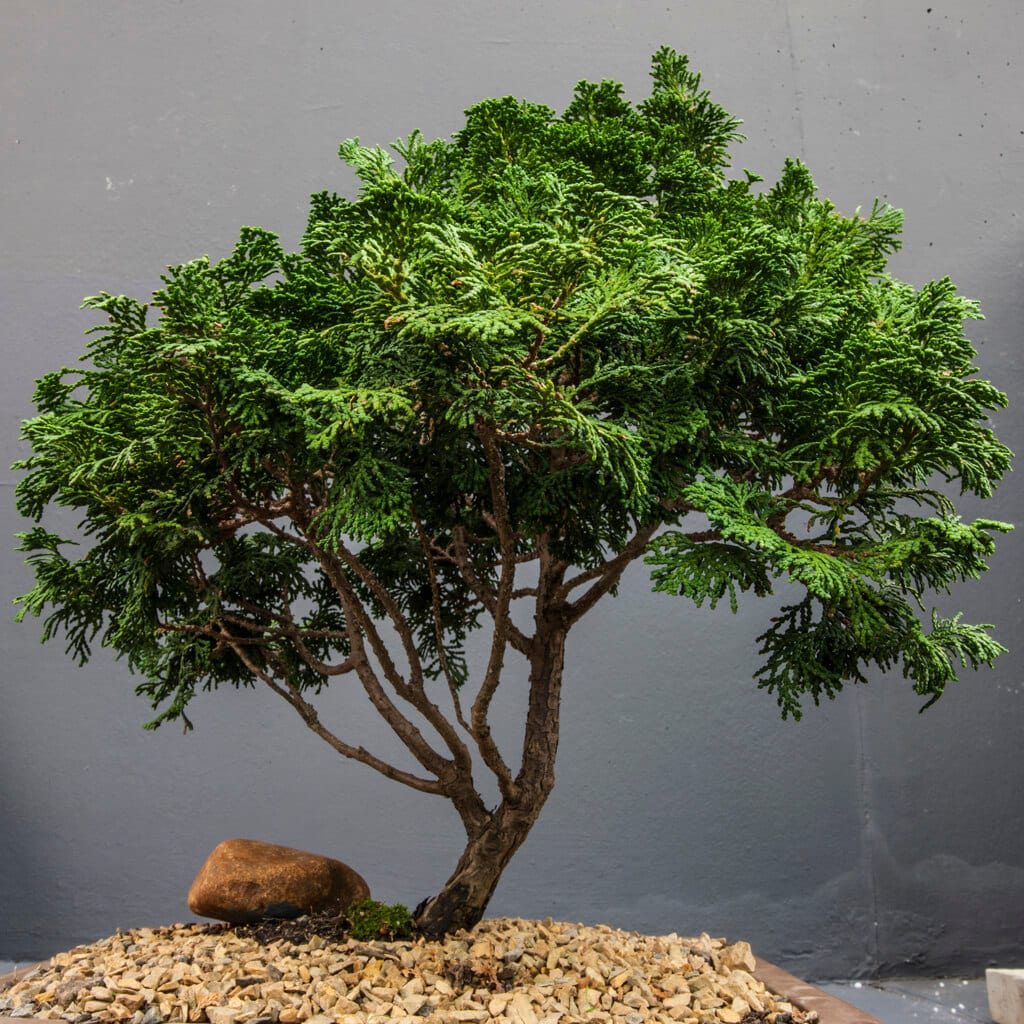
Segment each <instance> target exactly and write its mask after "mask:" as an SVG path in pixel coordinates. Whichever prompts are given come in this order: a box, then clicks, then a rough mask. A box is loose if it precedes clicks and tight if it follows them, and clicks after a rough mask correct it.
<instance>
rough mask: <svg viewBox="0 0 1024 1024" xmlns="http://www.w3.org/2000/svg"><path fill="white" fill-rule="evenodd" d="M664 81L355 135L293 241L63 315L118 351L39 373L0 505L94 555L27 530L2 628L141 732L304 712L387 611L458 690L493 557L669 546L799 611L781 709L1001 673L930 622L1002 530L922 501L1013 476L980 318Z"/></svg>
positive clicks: (659, 76)
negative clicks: (200, 702)
mask: <svg viewBox="0 0 1024 1024" xmlns="http://www.w3.org/2000/svg"><path fill="white" fill-rule="evenodd" d="M652 79H653V88H652V92H651V95H650V96H649V97H648V98H647V99H646V100H644V101H643V102H642V103H640V104H639V105H636V106H634V105H632V104H630V103H629V102H628V101H627V100H626V99H625V98H624V97H623V95H622V88H621V86H619V85H618V84H616V83H613V82H607V81H602V82H600V83H591V82H581V83H580V84H579V85H578V86H577V88H576V91H575V94H574V98H573V100H572V102H571V103H570V105H569V107H568V109H567V110H566V111H565V113H564V114H563V115H561V116H559V115H558V114H557V113H556V112H555V111H553V110H552V109H550V108H548V107H546V106H543V105H539V104H535V103H528V102H525V101H520V100H517V99H514V98H511V97H504V98H499V99H488V100H484V101H483V102H481V103H479V104H477V105H475V106H474V107H472V108H471V109H470V110H469V111H468V112H467V114H466V122H465V126H464V127H463V128H462V129H461V130H460V131H458V132H457V133H456V134H455V136H454V138H453V139H451V140H448V141H446V140H437V141H432V142H425V141H424V140H423V138H422V137H421V136H420V135H419V134H418V133H414V134H413V135H412V136H410V137H409V138H408V139H407V140H405V141H404V142H401V143H397V144H396V145H395V150H396V152H397V154H398V157H399V158H400V162H401V164H402V166H399V165H398V164H396V162H395V160H394V159H393V158H392V157H391V156H390V155H389V154H388V153H387V152H386V151H385V150H383V149H381V148H379V147H374V148H368V147H364V146H361V145H360V144H359V142H358V140H349V141H346V142H344V143H342V145H341V147H340V151H339V152H340V156H341V158H342V159H343V160H344V161H346V162H347V163H348V164H350V165H351V166H352V167H353V168H354V169H355V171H356V173H357V174H358V176H359V179H360V182H361V186H360V191H359V194H358V196H357V197H356V198H354V199H347V198H344V197H340V196H337V195H333V194H330V193H327V192H323V193H319V194H317V195H314V196H313V197H312V201H311V208H310V214H309V220H308V223H307V226H306V230H305V234H304V236H303V241H302V247H301V250H300V251H299V252H296V253H285V252H283V251H282V249H281V247H280V245H279V244H278V242H277V239H276V238H275V236H274V235H272V234H271V233H269V232H267V231H265V230H263V229H260V228H243V229H242V232H241V236H240V239H239V242H238V245H237V246H236V247H235V249H234V251H233V252H232V253H231V255H230V256H228V257H227V258H226V259H223V260H221V261H219V262H211V261H209V260H208V259H206V258H203V259H199V260H194V261H192V262H189V263H185V264H183V265H181V266H176V267H172V268H170V269H169V270H168V271H167V273H166V275H165V276H164V278H163V282H164V287H163V288H162V289H160V290H159V291H157V292H156V294H155V295H154V296H153V299H152V301H151V303H149V304H143V303H140V302H137V301H135V300H133V299H130V298H127V297H124V296H118V295H110V294H106V293H103V294H100V295H98V296H94V297H92V298H90V299H87V300H86V302H85V306H86V307H87V308H89V309H92V310H95V311H96V312H98V313H101V314H103V315H104V316H105V318H106V322H105V323H103V324H102V325H100V326H97V327H96V328H94V331H93V338H92V340H91V341H90V343H89V346H88V352H87V354H86V356H85V357H84V360H83V366H82V367H81V368H79V369H77V370H68V369H65V370H61V371H59V372H56V373H52V374H48V375H47V376H45V377H43V378H42V379H41V380H40V381H39V382H38V387H37V391H36V402H37V406H38V415H37V416H36V417H35V418H33V419H30V420H28V421H27V422H26V423H25V424H24V438H25V439H26V440H27V441H28V443H29V444H30V445H31V448H32V454H31V455H29V457H28V458H26V459H24V460H23V461H21V462H19V463H18V464H17V466H18V468H19V469H21V470H23V471H24V472H25V475H24V478H23V480H22V481H21V483H20V484H19V486H18V490H17V500H18V507H19V509H20V510H21V512H22V514H24V515H25V516H26V517H28V518H29V519H30V520H33V521H35V522H36V523H39V522H40V521H41V519H42V517H43V515H44V513H45V512H46V510H47V509H48V508H49V507H50V506H52V505H58V506H62V507H65V508H69V509H74V510H75V511H76V513H77V514H78V516H79V517H80V520H81V523H82V533H83V536H80V537H78V538H77V540H78V541H80V542H81V543H80V545H79V546H78V547H75V548H73V550H74V555H71V554H70V553H68V552H69V545H71V544H72V541H73V540H75V539H76V538H64V537H61V536H58V535H57V534H55V533H52V532H50V531H49V530H48V529H46V528H44V527H43V526H41V525H37V526H34V527H33V528H31V529H30V530H28V531H27V532H26V533H24V534H22V535H21V542H22V550H24V551H25V552H27V553H28V560H29V562H30V564H31V565H32V566H33V569H34V571H35V574H36V583H35V586H34V587H33V589H32V590H31V591H30V592H29V593H28V594H26V595H25V596H24V597H23V598H21V599H20V603H21V610H20V612H19V616H23V615H25V614H26V613H31V614H33V615H41V616H43V617H44V638H45V639H49V638H50V637H53V636H55V635H58V634H61V635H63V636H64V637H65V638H66V640H67V643H68V647H69V650H70V651H71V653H72V654H74V656H75V657H77V658H78V659H79V660H80V661H84V660H85V659H87V658H88V657H89V656H90V653H91V649H92V645H93V644H94V643H95V642H97V641H98V642H99V643H101V644H103V645H104V646H108V647H111V648H113V649H114V650H115V651H116V652H118V653H119V654H120V655H123V656H125V657H126V658H127V661H128V664H129V665H130V667H131V668H132V669H133V670H134V671H136V672H138V673H140V675H141V676H142V677H143V680H144V681H143V682H142V683H141V684H140V686H139V691H140V692H141V693H143V694H144V695H146V696H147V697H149V698H150V700H151V701H152V703H153V705H154V708H159V709H161V710H160V714H159V716H158V718H157V719H156V721H155V723H154V724H156V723H159V722H161V721H164V720H167V719H175V718H181V717H183V716H184V714H185V708H186V706H187V704H188V702H189V701H190V699H191V698H192V697H193V695H194V694H195V693H196V692H197V691H198V690H201V689H204V688H210V687H215V686H219V685H222V684H230V685H234V686H247V685H251V684H252V683H253V682H254V681H255V680H257V679H263V680H264V681H267V682H271V683H273V684H274V685H279V686H280V687H282V692H284V693H286V695H287V699H289V700H290V701H292V703H294V704H295V705H296V707H301V704H300V697H301V695H302V694H304V693H306V692H307V691H310V690H312V691H314V692H315V691H317V690H319V689H320V688H321V687H322V686H324V685H326V684H328V683H329V682H330V681H331V680H332V679H333V678H334V677H335V676H336V675H339V674H344V672H345V671H349V670H356V671H359V672H362V671H364V666H365V664H366V656H365V652H364V651H363V650H362V646H361V645H362V643H363V640H364V639H365V637H366V636H367V635H368V630H369V625H368V623H369V621H370V617H372V616H379V615H383V616H386V617H388V618H390V619H391V621H392V622H394V623H396V624H397V626H398V627H399V630H400V632H401V631H402V630H406V631H407V633H408V637H409V638H411V639H410V643H409V644H408V645H407V646H408V647H409V648H410V649H414V650H415V652H416V653H415V654H413V653H411V651H407V653H408V654H409V657H410V659H411V661H410V666H411V667H409V669H408V672H407V673H406V674H405V675H402V674H401V672H399V670H398V669H395V668H394V666H393V665H391V664H390V663H389V661H388V657H387V656H386V655H385V653H384V652H383V650H382V649H380V650H378V649H376V648H375V649H374V651H373V655H374V658H375V659H376V661H377V663H378V665H379V667H380V670H381V672H382V673H383V675H384V676H386V677H387V678H388V679H389V680H390V681H391V683H392V685H393V687H394V688H395V689H396V691H397V692H399V693H402V692H406V693H408V692H412V689H415V687H417V686H418V685H419V684H420V682H421V679H420V677H421V676H423V677H426V678H427V679H430V678H435V677H441V676H444V677H446V678H447V680H448V682H449V683H450V684H451V685H452V686H453V687H455V688H457V687H458V686H460V685H461V684H462V683H463V682H464V681H465V680H466V677H467V669H466V662H465V656H464V642H465V639H466V636H467V634H468V633H469V632H470V631H471V630H473V629H475V628H477V627H478V626H480V625H481V623H482V622H483V621H485V619H486V616H487V615H492V616H493V615H494V614H495V612H494V608H495V601H494V600H490V599H489V598H488V595H494V594H496V593H498V592H499V581H500V579H501V578H502V572H503V568H504V567H507V566H508V565H509V564H511V562H513V561H516V562H527V561H530V560H531V559H533V560H536V559H539V558H541V557H544V558H554V559H558V560H561V563H562V564H563V565H565V566H568V565H572V566H576V567H579V568H580V569H582V570H584V577H583V578H587V579H591V578H594V577H593V576H591V577H586V572H587V571H592V572H597V571H598V570H599V569H600V568H601V567H602V566H604V567H607V566H608V565H609V564H617V563H614V558H615V556H616V554H617V553H618V552H620V551H623V550H624V549H626V547H627V545H628V544H629V543H630V540H631V538H634V537H636V536H641V535H643V536H645V535H646V533H650V534H651V535H653V534H654V533H655V531H659V532H658V533H657V539H656V540H654V541H653V543H652V544H651V546H650V548H649V551H648V555H647V560H648V562H649V563H650V564H651V565H652V566H653V578H654V583H655V587H656V589H658V590H662V591H666V592H670V593H673V594H677V595H681V596H684V597H687V598H690V599H692V600H693V601H695V602H696V603H697V604H701V603H702V602H704V601H708V602H710V604H711V605H712V606H714V605H715V604H716V603H717V602H718V601H719V600H721V599H723V598H725V597H728V599H729V602H730V604H731V606H732V607H733V608H734V609H735V607H736V603H737V600H738V596H739V594H741V593H744V592H752V593H753V594H755V595H757V596H766V595H768V594H770V593H772V592H773V587H774V586H775V584H776V583H777V582H782V583H784V584H787V585H793V586H796V587H798V588H801V589H802V590H803V592H804V596H803V597H802V599H801V600H800V601H798V602H797V603H796V604H793V605H790V606H787V607H786V608H784V609H783V610H782V612H781V613H780V615H779V617H778V618H776V619H775V620H773V623H772V625H771V627H770V628H769V630H768V631H767V632H766V633H764V634H763V635H762V636H761V638H760V643H761V645H762V647H761V649H762V653H763V654H764V655H765V658H766V661H765V665H764V668H763V669H762V671H761V673H760V675H759V683H760V685H761V686H763V687H765V688H766V689H768V690H769V691H771V692H773V693H774V694H775V695H776V697H777V699H778V701H779V704H780V706H781V708H782V711H783V713H784V714H787V715H788V714H793V715H797V714H798V713H799V707H800V698H801V697H802V696H809V697H811V698H812V699H813V700H814V701H817V700H818V699H819V698H820V697H821V696H822V695H824V696H827V697H831V696H834V694H835V693H836V692H838V690H839V689H840V687H841V686H842V684H843V683H844V682H845V681H848V680H863V679H865V678H866V676H865V670H866V668H867V667H868V666H869V665H872V664H874V665H878V666H880V667H882V668H889V667H892V666H896V665H900V666H902V671H903V672H904V674H906V675H907V676H908V677H909V678H910V679H911V680H912V682H913V686H914V688H915V689H916V690H917V692H919V693H920V694H922V695H923V696H924V697H926V698H928V699H929V701H931V700H934V699H936V698H937V697H938V696H939V695H940V694H941V693H942V692H943V690H944V688H945V686H946V684H947V683H948V682H950V681H952V680H953V679H955V678H956V675H955V665H956V663H958V662H960V663H963V664H967V665H970V666H972V667H973V666H976V665H979V664H990V663H991V661H992V659H993V658H994V657H995V656H996V655H997V654H998V653H999V651H1000V650H1001V649H1002V648H1001V647H1000V646H999V645H998V644H997V643H996V642H995V641H994V640H992V639H990V638H989V636H988V634H987V633H986V632H985V628H984V627H978V626H967V625H964V624H962V623H961V622H960V620H959V618H958V617H954V618H952V619H939V618H935V617H931V618H929V617H928V616H927V614H926V615H925V622H926V623H928V625H922V622H921V621H920V620H919V617H918V616H919V614H920V612H921V610H922V607H921V602H922V599H923V596H924V594H925V593H926V591H928V590H930V589H939V590H947V589H948V588H949V587H950V586H951V585H953V584H955V583H957V582H958V581H960V580H964V579H967V578H973V577H977V576H978V575H979V574H980V573H981V572H983V571H984V569H985V564H986V560H987V559H988V558H989V557H990V556H991V554H992V551H993V540H992V534H993V533H994V532H1000V531H1003V530H1006V529H1008V528H1009V527H1007V526H1006V525H1005V524H1002V523H996V522H992V521H990V520H985V519H980V520H978V521H976V522H974V523H965V522H962V521H961V520H960V519H959V518H958V517H957V515H956V512H955V508H954V506H953V500H952V498H951V497H950V496H949V495H950V494H953V493H955V491H956V489H957V488H959V490H960V491H961V493H964V492H966V493H971V494H974V495H977V496H979V497H982V498H986V497H989V496H990V495H991V494H992V492H993V490H994V488H995V487H996V485H997V483H998V481H999V479H1000V478H1001V476H1002V475H1003V474H1004V473H1005V472H1006V470H1007V469H1008V467H1009V462H1010V452H1009V451H1008V450H1007V449H1006V447H1005V446H1003V445H1002V444H1001V443H1000V442H999V441H998V440H997V439H996V437H995V436H994V434H993V433H992V430H991V428H990V426H989V424H988V419H987V417H988V415H989V413H990V412H992V411H993V410H996V409H999V408H1001V407H1002V406H1004V405H1005V401H1006V400H1005V396H1004V395H1002V394H1001V393H1000V392H999V391H997V390H996V389H995V388H994V387H993V386H992V385H991V384H989V383H988V382H986V381H983V380H980V379H978V378H977V377H976V375H975V374H976V372H977V371H976V369H975V367H974V366H973V360H974V355H975V354H974V351H973V349H972V347H971V344H970V342H968V341H967V339H966V338H965V337H964V335H963V325H964V323H965V321H969V320H973V319H977V317H978V315H979V314H978V310H977V307H976V305H975V304H974V303H972V302H970V301H969V300H967V299H964V298H963V297H961V296H959V295H958V294H957V292H956V290H955V288H954V286H953V284H952V283H951V282H950V281H949V280H948V279H943V280H940V281H936V282H932V283H929V284H927V285H925V286H924V287H923V288H920V289H915V288H913V287H911V286H910V285H907V284H904V283H901V282H899V281H895V280H893V279H891V278H890V277H888V276H886V274H885V267H886V259H887V257H888V255H889V254H890V253H891V252H893V251H894V250H895V249H896V248H897V247H898V246H899V231H900V227H901V215H900V213H899V211H897V210H894V209H892V208H890V207H888V206H885V205H883V204H880V203H877V202H876V203H875V204H874V205H873V206H872V208H871V210H870V212H869V213H865V214H862V213H860V212H859V211H857V212H855V213H854V214H853V215H852V216H844V215H842V214H840V213H839V212H838V211H837V210H836V209H835V208H834V207H833V206H832V204H831V203H829V202H828V201H827V200H824V199H821V198H818V196H817V194H816V189H815V186H814V182H813V180H812V178H811V176H810V173H809V171H808V170H807V168H806V167H804V166H803V165H802V164H801V163H799V162H797V161H787V162H786V164H785V166H784V168H783V170H782V174H781V177H780V179H779V181H778V183H777V184H775V185H773V186H771V187H769V188H766V189H764V190H758V188H757V187H756V186H757V185H758V182H759V181H760V179H758V178H757V177H756V176H754V175H752V174H749V173H748V174H746V175H745V176H744V177H743V178H741V179H737V180H730V179H729V178H728V177H727V175H726V169H727V167H728V146H729V144H730V143H731V142H732V141H733V140H735V139H737V138H738V137H739V136H738V134H737V128H738V125H739V122H738V121H737V120H736V119H735V118H734V117H733V116H732V115H731V114H729V113H728V112H726V111H725V110H723V109H722V108H721V107H720V106H718V105H717V104H716V103H714V102H713V101H712V100H711V98H710V96H709V94H708V93H707V91H706V90H704V89H703V88H702V86H701V80H700V76H699V75H697V74H696V73H695V72H693V71H692V70H691V69H690V68H689V65H688V62H687V59H686V58H685V57H684V56H682V55H679V54H676V53H674V52H673V51H671V50H668V49H662V50H660V51H659V52H658V53H657V54H656V55H655V57H654V62H653V71H652ZM936 477H940V478H942V479H943V480H944V481H945V482H946V484H950V485H952V486H945V487H944V488H943V489H942V490H939V489H937V488H936V486H935V485H934V484H933V483H932V482H931V481H933V479H934V478H936ZM918 512H920V513H921V514H920V515H918V514H917V513H918ZM690 523H692V524H693V525H692V528H691V526H689V525H688V524H690ZM645 531H646V533H645ZM629 550H630V551H631V553H632V556H633V557H635V556H637V555H639V554H642V553H643V547H642V546H639V547H637V549H636V551H635V552H633V550H632V549H629ZM609 571H610V570H609ZM609 589H612V588H611V587H609ZM532 596H534V597H537V595H536V594H534V595H532ZM563 596H564V602H563V605H562V606H561V607H560V609H558V611H559V614H565V615H570V614H571V613H572V611H573V608H574V607H575V606H573V605H572V604H571V600H570V599H571V597H572V596H574V595H571V594H570V593H569V592H568V591H566V593H565V595H563ZM538 599H539V598H538ZM371 646H372V645H371ZM417 658H421V659H422V664H418V662H417V660H416V659H417ZM361 678H365V677H363V676H361ZM402 687H406V688H407V689H406V690H405V691H403V690H402ZM409 688H412V689H409ZM428 710H429V709H428ZM186 722H187V719H186Z"/></svg>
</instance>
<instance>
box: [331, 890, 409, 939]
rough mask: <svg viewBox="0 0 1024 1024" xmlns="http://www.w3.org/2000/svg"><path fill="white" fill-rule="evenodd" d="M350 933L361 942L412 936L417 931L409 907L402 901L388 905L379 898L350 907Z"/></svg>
mask: <svg viewBox="0 0 1024 1024" xmlns="http://www.w3.org/2000/svg"><path fill="white" fill-rule="evenodd" d="M348 920H349V934H350V935H351V936H352V937H353V938H354V939H359V940H360V941H361V942H369V941H371V940H373V939H387V940H388V941H394V940H396V939H409V938H412V935H413V932H414V931H415V928H416V926H415V924H414V923H413V919H412V915H411V914H410V913H409V908H408V907H406V906H405V905H403V904H401V903H395V904H392V905H391V906H388V905H387V904H386V903H378V902H377V900H362V901H361V902H359V903H353V904H352V906H351V907H349V908H348Z"/></svg>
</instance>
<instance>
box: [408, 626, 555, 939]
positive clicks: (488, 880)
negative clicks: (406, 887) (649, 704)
mask: <svg viewBox="0 0 1024 1024" xmlns="http://www.w3.org/2000/svg"><path fill="white" fill-rule="evenodd" d="M567 631H568V630H567V627H566V625H565V623H564V622H563V621H562V618H561V617H560V616H551V617H549V618H547V619H538V622H537V634H536V637H535V640H534V645H533V652H532V654H531V657H530V706H529V710H528V711H527V716H526V730H525V735H524V738H523V760H522V767H521V768H520V771H519V774H518V776H516V779H515V781H514V783H513V785H512V789H511V793H510V795H509V796H508V797H506V798H505V799H504V800H503V801H502V802H501V803H500V804H499V805H498V807H497V808H496V809H495V810H494V811H493V812H491V813H490V814H488V816H487V818H486V820H485V822H484V823H483V824H482V826H481V825H480V824H479V819H477V824H476V825H474V824H472V823H471V822H470V821H468V820H467V818H466V816H465V815H464V816H463V821H464V822H466V825H467V833H468V835H469V840H468V842H467V844H466V848H465V849H464V850H463V852H462V856H461V857H460V858H459V863H458V865H457V866H456V868H455V871H454V873H453V874H452V876H451V877H450V878H449V879H448V881H447V882H446V883H445V885H444V888H443V889H442V890H441V892H440V893H438V895H437V896H435V897H434V898H433V899H431V900H426V901H424V902H423V903H421V904H420V906H418V907H417V908H416V915H415V916H416V923H417V925H418V927H419V928H420V930H421V931H422V932H423V933H424V934H425V935H427V936H429V937H439V936H441V935H445V934H447V933H449V932H452V931H456V930H458V929H460V928H472V927H473V925H475V924H476V923H477V922H478V921H479V920H480V919H481V918H482V917H483V915H484V911H485V910H486V909H487V904H488V903H489V902H490V899H491V896H493V895H494V890H495V888H496V887H497V884H498V880H499V879H500V878H501V874H502V872H503V871H504V870H505V867H506V866H507V864H508V862H509V861H510V860H511V859H512V856H513V854H515V852H516V851H517V850H518V849H519V847H520V846H522V844H523V842H524V841H525V839H526V837H527V836H528V835H529V833H530V829H531V828H532V827H533V825H534V822H536V820H537V818H538V817H539V816H540V812H541V810H542V809H543V807H544V804H545V803H546V802H547V798H548V796H549V795H550V794H551V790H552V789H553V788H554V785H555V758H556V756H557V753H558V733H559V711H560V707H561V690H562V671H563V668H564V665H565V637H566V633H567Z"/></svg>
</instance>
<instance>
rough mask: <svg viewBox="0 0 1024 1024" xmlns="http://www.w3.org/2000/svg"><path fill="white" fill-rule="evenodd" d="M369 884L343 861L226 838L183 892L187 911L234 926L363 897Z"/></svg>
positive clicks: (342, 904)
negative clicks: (185, 892) (230, 923)
mask: <svg viewBox="0 0 1024 1024" xmlns="http://www.w3.org/2000/svg"><path fill="white" fill-rule="evenodd" d="M369 895H370V889H369V886H368V885H367V884H366V882H365V880H364V879H363V878H362V877H361V876H360V875H359V874H357V873H356V872H355V871H353V870H352V868H350V867H349V866H348V865H347V864H343V863H342V862H341V861H339V860H332V859H331V858H330V857H321V856H319V855H318V854H315V853H306V852H305V851H303V850H293V849H292V848H291V847H287V846H276V845H274V844H272V843H261V842H257V841H255V840H252V839H226V840H225V841H224V842H222V843H220V844H218V845H217V847H216V848H215V849H214V850H213V852H212V853H211V854H210V856H209V857H208V858H207V859H206V863H205V864H203V866H202V868H200V870H199V873H198V874H197V875H196V877H195V880H194V881H193V882H192V887H191V888H190V889H189V893H188V905H189V909H190V910H191V911H192V912H193V913H194V914H199V915H200V916H201V917H213V918H217V919H218V920H221V921H230V922H232V923H234V924H244V923H247V922H250V921H256V920H260V919H262V918H268V917H298V916H300V915H301V914H303V913H313V912H316V911H321V910H331V909H336V910H337V911H338V912H339V913H343V912H344V911H346V910H348V908H349V907H350V906H351V905H352V904H353V903H358V902H359V901H360V900H365V899H368V898H369Z"/></svg>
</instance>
